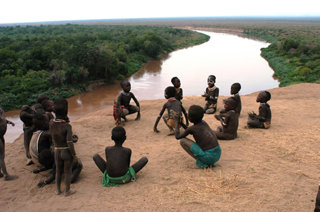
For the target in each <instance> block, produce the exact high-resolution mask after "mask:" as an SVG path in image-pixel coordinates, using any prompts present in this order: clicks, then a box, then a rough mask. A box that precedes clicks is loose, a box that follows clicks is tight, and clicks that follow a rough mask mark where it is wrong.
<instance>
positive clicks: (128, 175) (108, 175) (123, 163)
mask: <svg viewBox="0 0 320 212" xmlns="http://www.w3.org/2000/svg"><path fill="white" fill-rule="evenodd" d="M111 139H112V140H113V141H114V143H115V145H114V146H107V147H106V149H105V153H106V160H107V161H105V160H104V159H103V158H102V157H101V156H100V155H98V154H95V155H94V156H93V160H94V162H95V163H96V165H97V167H98V168H99V169H100V171H101V172H102V173H103V178H102V184H103V186H115V185H117V184H123V183H128V182H130V181H131V180H134V179H135V175H136V173H138V172H139V171H140V170H141V169H142V168H143V167H144V166H145V165H146V164H147V162H148V159H147V158H146V157H142V158H141V159H140V160H139V161H138V162H136V163H135V164H133V165H132V166H130V159H131V149H129V148H126V147H123V146H122V144H123V143H124V141H125V140H126V131H125V129H124V128H123V127H121V126H117V127H115V128H113V129H112V137H111Z"/></svg>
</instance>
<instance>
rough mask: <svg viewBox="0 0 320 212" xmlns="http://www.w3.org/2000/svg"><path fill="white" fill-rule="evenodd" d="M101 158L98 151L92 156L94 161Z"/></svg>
mask: <svg viewBox="0 0 320 212" xmlns="http://www.w3.org/2000/svg"><path fill="white" fill-rule="evenodd" d="M99 158H100V155H99V154H98V153H96V154H94V155H93V156H92V159H93V160H94V161H96V160H98V159H99Z"/></svg>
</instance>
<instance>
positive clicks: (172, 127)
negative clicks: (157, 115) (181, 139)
mask: <svg viewBox="0 0 320 212" xmlns="http://www.w3.org/2000/svg"><path fill="white" fill-rule="evenodd" d="M162 119H163V121H164V123H165V124H166V125H167V127H168V128H169V130H170V133H174V127H175V124H174V126H173V124H172V121H173V120H172V121H171V119H169V115H168V114H165V115H164V116H162ZM169 120H170V121H169Z"/></svg>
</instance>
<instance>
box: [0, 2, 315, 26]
mask: <svg viewBox="0 0 320 212" xmlns="http://www.w3.org/2000/svg"><path fill="white" fill-rule="evenodd" d="M0 6H1V7H0V23H20V22H39V21H61V20H86V19H115V18H116V19H118V18H151V17H155V18H158V17H201V16H320V1H319V0H266V1H261V0H219V1H217V0H193V1H191V0H158V1H152V0H112V1H110V0H54V1H53V0H50V1H49V0H0Z"/></svg>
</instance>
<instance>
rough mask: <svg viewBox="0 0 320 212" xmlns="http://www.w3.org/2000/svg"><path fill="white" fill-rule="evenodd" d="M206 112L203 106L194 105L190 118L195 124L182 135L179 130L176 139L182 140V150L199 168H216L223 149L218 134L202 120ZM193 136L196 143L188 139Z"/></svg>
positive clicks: (189, 114) (191, 108)
mask: <svg viewBox="0 0 320 212" xmlns="http://www.w3.org/2000/svg"><path fill="white" fill-rule="evenodd" d="M203 115H204V110H203V108H202V107H201V106H198V105H192V106H191V107H190V108H189V111H188V118H189V120H190V121H191V122H192V123H193V124H194V125H193V126H190V127H188V128H187V129H186V130H185V131H184V132H183V133H181V134H180V130H179V128H177V130H176V132H175V136H176V139H181V138H182V139H181V140H180V144H181V146H182V148H183V149H184V150H185V151H186V152H187V153H188V154H189V155H191V156H192V157H193V158H195V159H196V164H197V166H199V167H205V168H206V167H209V166H214V164H215V163H216V162H217V161H218V160H219V159H220V156H221V148H220V145H219V143H218V141H217V137H216V134H215V133H214V132H213V130H212V129H211V128H210V127H209V125H208V124H207V123H206V122H205V121H204V120H202V118H203ZM189 134H191V135H193V138H194V140H195V142H194V141H193V140H191V139H188V138H186V136H187V135H189Z"/></svg>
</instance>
